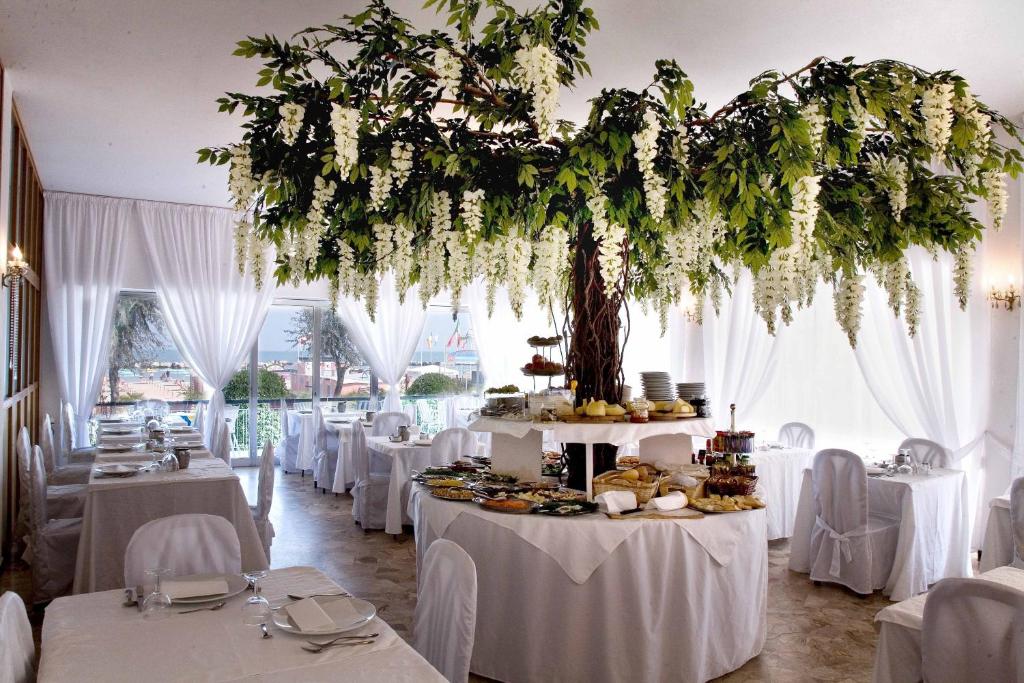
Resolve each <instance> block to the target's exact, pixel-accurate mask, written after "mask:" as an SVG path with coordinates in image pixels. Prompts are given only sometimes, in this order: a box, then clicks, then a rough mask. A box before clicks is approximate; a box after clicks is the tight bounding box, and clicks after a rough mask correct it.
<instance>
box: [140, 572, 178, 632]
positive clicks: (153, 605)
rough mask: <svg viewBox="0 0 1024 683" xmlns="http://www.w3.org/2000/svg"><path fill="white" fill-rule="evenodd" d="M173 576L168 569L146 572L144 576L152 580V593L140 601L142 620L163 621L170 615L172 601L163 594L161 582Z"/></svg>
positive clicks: (168, 596)
mask: <svg viewBox="0 0 1024 683" xmlns="http://www.w3.org/2000/svg"><path fill="white" fill-rule="evenodd" d="M173 574H174V572H173V571H171V570H170V569H164V568H160V567H157V568H155V569H147V570H146V576H147V577H149V578H152V580H153V584H152V586H153V591H152V592H150V593H148V594H147V595H146V597H145V599H144V600H143V601H142V618H143V619H152V620H157V619H164V618H166V617H169V616H170V615H171V604H172V600H171V596H170V595H168V594H167V593H164V590H163V580H164V579H165V578H167V577H169V576H172V575H173Z"/></svg>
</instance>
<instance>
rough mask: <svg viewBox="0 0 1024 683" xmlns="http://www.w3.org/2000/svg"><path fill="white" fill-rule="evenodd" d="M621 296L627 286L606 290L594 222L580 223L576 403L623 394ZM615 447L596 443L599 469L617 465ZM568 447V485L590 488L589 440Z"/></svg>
mask: <svg viewBox="0 0 1024 683" xmlns="http://www.w3.org/2000/svg"><path fill="white" fill-rule="evenodd" d="M623 249H625V245H623ZM624 280H625V278H624V277H623V278H620V282H624ZM622 296H623V291H622V286H620V287H618V288H617V289H616V292H615V294H614V295H613V296H611V297H609V296H607V294H606V293H605V289H604V280H603V278H602V277H601V269H600V266H599V264H598V245H597V243H596V242H595V241H594V236H593V230H592V226H591V225H590V224H589V223H588V224H586V225H584V226H581V228H580V231H579V236H578V239H577V243H576V253H575V258H574V261H573V270H572V294H571V298H570V302H569V316H568V321H567V328H568V329H567V331H568V333H569V348H568V353H567V356H566V379H567V380H568V381H571V380H576V382H577V384H576V405H580V404H582V403H583V401H584V399H591V398H592V399H594V400H601V399H604V400H605V401H608V403H619V401H620V400H621V399H622V384H623V374H622V348H621V346H620V344H621V338H620V327H621V323H620V313H621V311H622ZM616 451H617V447H616V446H613V445H611V444H594V474H595V475H596V474H600V473H601V472H605V471H607V470H610V469H614V468H615V454H616ZM566 452H567V455H568V459H569V476H568V484H569V486H571V487H572V488H576V489H581V490H582V489H585V488H586V474H585V473H586V460H585V449H584V446H583V445H582V444H569V445H567V447H566Z"/></svg>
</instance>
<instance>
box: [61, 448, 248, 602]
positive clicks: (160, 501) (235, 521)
mask: <svg viewBox="0 0 1024 683" xmlns="http://www.w3.org/2000/svg"><path fill="white" fill-rule="evenodd" d="M203 455H204V456H205V457H197V458H195V459H194V460H192V462H191V464H190V465H189V467H188V469H185V470H178V471H176V472H142V473H140V474H138V475H137V476H134V477H127V478H104V477H101V478H97V477H96V475H95V474H93V475H92V477H91V478H90V480H89V484H88V489H87V492H86V498H85V512H84V514H83V519H82V536H81V539H80V540H79V542H78V559H77V564H76V567H75V588H74V592H75V593H91V592H94V591H104V590H109V589H111V588H120V587H123V584H124V551H125V549H126V548H127V547H128V541H130V540H131V537H132V534H134V533H135V530H136V529H138V528H139V527H140V526H142V525H143V524H145V523H146V522H149V521H152V520H154V519H159V518H161V517H167V516H169V515H178V514H185V513H204V514H210V515H220V516H221V517H224V518H225V519H227V520H228V521H229V522H231V524H232V525H234V527H235V530H236V531H237V532H238V540H239V542H240V543H241V548H242V568H243V569H265V568H266V567H267V557H266V555H265V554H264V552H263V544H262V543H261V542H260V537H259V534H257V532H256V524H255V523H254V522H253V518H252V512H251V511H250V510H249V504H248V502H247V501H246V499H245V493H244V491H242V486H241V483H240V482H239V480H238V475H236V474H235V473H234V472H233V471H232V470H231V468H230V467H228V466H227V465H226V464H225V463H224V462H223V461H222V460H220V459H218V458H213V457H210V456H209V452H208V451H207V452H205V453H204V454H203Z"/></svg>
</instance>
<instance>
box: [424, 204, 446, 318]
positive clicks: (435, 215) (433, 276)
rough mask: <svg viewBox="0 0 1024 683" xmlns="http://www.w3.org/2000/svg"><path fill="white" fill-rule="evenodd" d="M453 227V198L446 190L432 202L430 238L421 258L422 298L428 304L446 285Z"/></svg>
mask: <svg viewBox="0 0 1024 683" xmlns="http://www.w3.org/2000/svg"><path fill="white" fill-rule="evenodd" d="M451 229H452V200H451V197H449V195H448V193H447V192H446V191H444V190H441V191H439V192H434V196H433V198H432V199H431V202H430V239H429V240H428V241H427V247H426V250H425V252H424V253H423V255H422V256H421V258H420V300H421V301H422V302H423V305H424V306H426V305H427V304H428V303H429V302H430V300H431V299H432V298H433V297H434V296H435V295H436V294H438V293H439V292H440V291H441V289H443V288H444V285H445V248H446V242H447V241H448V232H449V231H450V230H451Z"/></svg>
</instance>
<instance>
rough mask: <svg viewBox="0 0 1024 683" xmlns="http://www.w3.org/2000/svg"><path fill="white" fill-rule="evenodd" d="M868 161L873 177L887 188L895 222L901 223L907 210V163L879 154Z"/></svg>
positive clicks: (871, 155)
mask: <svg viewBox="0 0 1024 683" xmlns="http://www.w3.org/2000/svg"><path fill="white" fill-rule="evenodd" d="M868 160H869V163H870V165H871V173H872V175H874V176H875V179H876V180H877V181H878V182H879V184H880V185H882V186H883V187H884V188H885V193H886V196H888V198H889V209H890V210H891V211H892V217H893V220H895V221H896V222H897V223H899V222H900V219H901V218H902V217H903V211H904V210H905V209H906V208H907V162H906V161H904V160H903V159H901V158H900V157H888V158H886V157H882V156H880V155H878V154H870V155H868Z"/></svg>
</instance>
